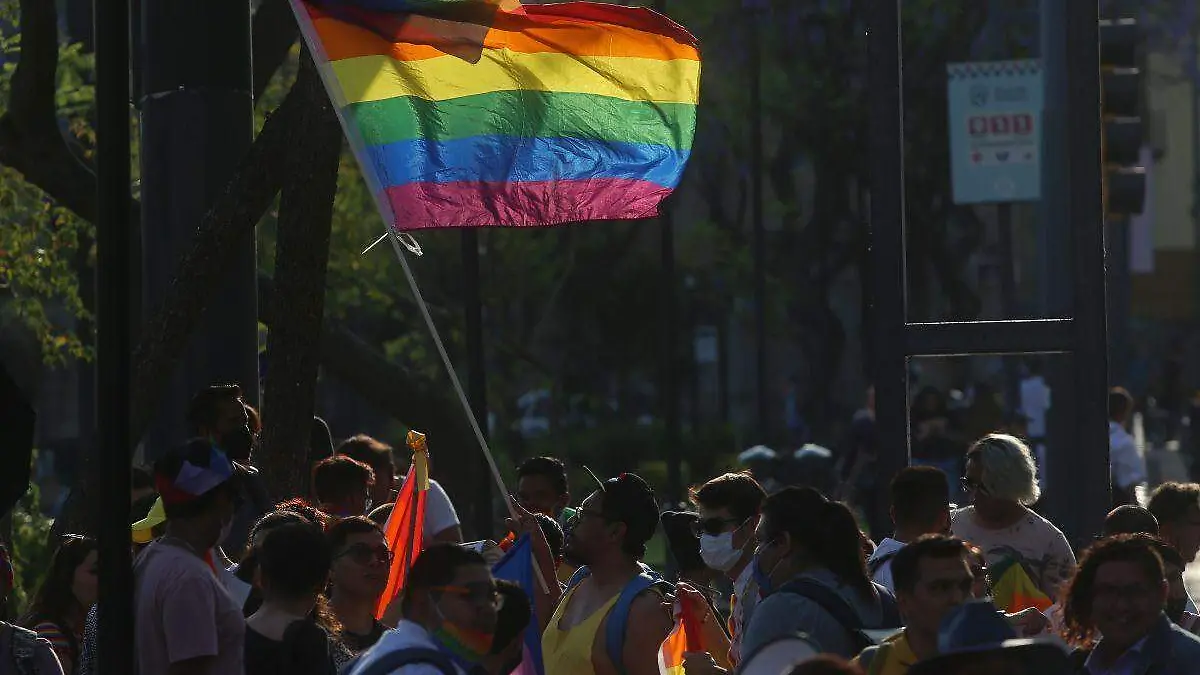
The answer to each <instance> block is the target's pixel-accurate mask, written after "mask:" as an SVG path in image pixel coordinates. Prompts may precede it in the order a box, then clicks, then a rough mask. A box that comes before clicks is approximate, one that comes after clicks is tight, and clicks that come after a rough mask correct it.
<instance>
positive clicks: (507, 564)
mask: <svg viewBox="0 0 1200 675" xmlns="http://www.w3.org/2000/svg"><path fill="white" fill-rule="evenodd" d="M535 564H536V563H535V562H534V558H533V543H532V541H531V540H530V538H529V535H528V534H523V535H521V538H520V539H517V540H516V541H515V542H514V543H513V546H512V547H510V548H509V549H508V552H507V553H505V554H504V557H503V558H501V559H500V560H499V561H498V562H497V563H496V564H495V565H492V576H494V577H496V578H497V579H507V580H509V581H511V582H513V583H515V584H518V585H520V587H521V590H523V591H525V595H526V596H527V597H528V598H530V601H529V602H530V615H529V616H530V620H529V627H528V628H526V629H525V637H524V641H523V643H522V649H521V665H520V666H519V667H518V668H517V669H516V670H514V671H513V672H512V673H511V674H510V675H543V674H544V673H545V672H546V668H545V666H544V665H543V662H542V636H541V632H540V631H538V630H537V627H538V626H539V625H541V624H540V623H539V622H538V616H537V604H536V603H534V602H533V600H532V599H533V598H535V597H537V595H536V594H537V593H538V592H539V591H538V589H537V587H536V586H535V585H534V581H533V566H534V565H535Z"/></svg>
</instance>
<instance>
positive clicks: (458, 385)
mask: <svg viewBox="0 0 1200 675" xmlns="http://www.w3.org/2000/svg"><path fill="white" fill-rule="evenodd" d="M388 233H389V234H390V235H391V236H389V237H388V241H390V242H392V250H393V251H395V252H396V259H397V260H399V261H400V267H401V269H403V270H404V278H405V279H406V280H407V281H408V287H409V288H410V289H412V294H413V300H415V301H416V302H417V309H419V310H420V311H421V317H422V318H423V319H425V326H426V327H427V328H428V329H429V335H430V337H432V338H433V345H434V347H436V348H437V352H438V355H439V356H441V357H442V365H444V366H445V367H446V374H447V375H449V376H450V384H451V385H453V387H454V393H455V394H457V395H458V401H459V403H461V404H462V407H463V410H464V411H465V412H466V413H467V420H468V421H469V422H470V423H471V431H474V432H475V440H476V441H478V442H479V449H480V450H482V451H483V457H484V459H486V460H487V463H488V468H489V469H490V470H491V474H492V478H493V479H494V480H495V481H496V487H497V488H499V490H500V494H502V495H505V496H506V498H505V500H504V503H505V505H506V506H508V515H509V517H511V518H512V519H513V520H520V519H521V517H520V515H519V514H517V510H516V508H515V507H514V506H513V505H512V500H510V499H507V495H508V490H507V489H506V488H505V487H504V479H503V478H502V477H501V476H500V467H498V466H496V459H495V458H494V457H492V451H491V448H489V447H488V442H487V439H486V438H485V437H484V435H483V430H482V429H480V428H479V420H478V419H476V418H475V411H473V410H472V409H471V403H470V402H469V401H468V400H467V393H466V392H465V391H464V390H463V386H462V381H461V380H459V379H458V373H457V372H456V371H455V370H454V364H453V363H452V362H451V361H450V355H449V354H448V353H447V352H446V345H445V344H444V343H443V342H442V335H441V333H439V332H438V329H437V326H436V325H435V324H434V323H433V316H432V315H431V314H430V313H429V306H428V305H427V304H425V296H424V295H422V294H421V289H420V288H418V287H417V279H416V277H414V276H413V273H412V268H411V267H410V266H409V264H408V256H406V255H404V249H403V248H402V245H401V243H400V235H399V234H398V233H397V232H396V231H395V230H394V229H391V228H389V230H388ZM533 573H534V574H535V575H537V580H538V584H540V585H541V587H542V592H543V593H549V592H550V587H549V586H548V585H547V584H546V578H545V576H543V575H542V568H541V567H539V566H537V565H534V566H533Z"/></svg>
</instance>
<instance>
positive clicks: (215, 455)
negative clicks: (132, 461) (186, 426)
mask: <svg viewBox="0 0 1200 675" xmlns="http://www.w3.org/2000/svg"><path fill="white" fill-rule="evenodd" d="M243 471H244V470H243ZM237 473H239V467H238V465H237V464H236V463H235V462H233V461H232V460H230V459H229V457H228V456H227V455H226V454H225V453H224V452H223V451H222V450H221V449H220V448H218V447H217V446H216V444H214V443H212V442H211V441H209V440H208V439H204V438H194V439H192V440H190V441H188V442H187V443H185V444H184V445H183V446H182V447H180V448H178V449H177V450H176V451H175V452H172V453H171V454H169V455H167V456H165V457H163V458H162V459H160V460H158V461H157V462H155V464H154V488H155V490H156V491H157V492H158V494H159V495H160V497H161V500H162V503H163V505H164V507H166V506H172V505H177V504H186V503H188V502H191V501H194V500H195V499H197V498H199V497H201V496H202V495H204V494H206V493H208V492H209V491H211V490H212V489H214V488H216V487H218V486H220V485H223V484H225V483H227V482H230V481H231V480H233V479H234V476H235V475H236V474H237Z"/></svg>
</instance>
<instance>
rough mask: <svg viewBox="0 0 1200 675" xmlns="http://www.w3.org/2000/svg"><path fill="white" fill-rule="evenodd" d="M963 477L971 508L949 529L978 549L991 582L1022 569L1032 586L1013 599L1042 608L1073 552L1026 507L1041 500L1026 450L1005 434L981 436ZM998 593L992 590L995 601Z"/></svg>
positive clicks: (956, 515) (1071, 564) (1070, 567)
mask: <svg viewBox="0 0 1200 675" xmlns="http://www.w3.org/2000/svg"><path fill="white" fill-rule="evenodd" d="M964 474H965V475H964V476H963V477H962V489H963V493H964V494H965V495H966V496H967V498H968V499H969V500H970V502H971V505H970V506H967V507H966V508H962V509H958V510H956V511H954V512H953V513H952V514H951V515H950V529H951V531H952V532H953V533H954V535H955V536H957V537H960V538H962V539H965V540H967V541H969V542H971V543H973V544H975V545H976V546H978V547H979V548H980V549H982V550H983V554H984V557H985V558H986V560H987V564H988V574H989V577H990V578H992V579H993V583H995V582H996V580H998V579H999V578H1000V577H1001V576H1004V575H1005V574H1006V573H1007V572H1009V571H1010V570H1011V571H1013V572H1016V573H1019V572H1021V571H1023V572H1024V574H1025V575H1027V576H1028V579H1029V581H1031V582H1032V584H1031V585H1032V586H1034V587H1036V588H1028V589H1026V590H1024V591H1018V592H1017V593H1015V595H1017V596H1019V597H1020V598H1025V600H1021V602H1023V604H1025V605H1026V606H1037V607H1038V609H1043V610H1044V609H1046V607H1044V606H1039V605H1043V604H1044V605H1047V606H1048V605H1049V604H1050V603H1051V602H1053V600H1054V599H1055V598H1057V597H1058V595H1059V590H1060V587H1061V586H1062V585H1063V584H1064V583H1065V582H1066V581H1068V580H1069V579H1070V578H1071V575H1072V574H1073V573H1074V571H1075V554H1074V553H1073V552H1072V551H1071V545H1070V544H1068V543H1067V538H1066V537H1064V536H1063V533H1062V531H1061V530H1059V529H1058V528H1057V527H1055V526H1054V524H1053V523H1051V522H1050V521H1048V520H1046V519H1045V518H1043V517H1041V516H1040V515H1038V514H1036V513H1034V512H1033V511H1031V510H1030V509H1029V508H1028V507H1029V506H1030V505H1031V504H1033V503H1034V502H1036V501H1037V500H1038V498H1039V497H1040V496H1041V490H1040V489H1039V488H1038V481H1037V465H1036V464H1035V463H1034V461H1033V456H1032V454H1030V451H1029V447H1028V446H1026V445H1025V443H1023V442H1022V441H1021V440H1020V439H1017V438H1015V437H1013V436H1008V435H1005V434H989V435H987V436H984V437H983V438H981V439H979V440H978V441H976V443H975V444H974V445H973V446H971V449H970V450H968V451H967V464H966V471H964ZM1015 565H1019V569H1018V568H1016V567H1015ZM1019 585H1021V584H1018V586H1019ZM1039 590H1040V593H1038V591H1039ZM999 595H1000V590H999V589H997V598H996V599H997V601H1000V599H1001V598H1000V597H999ZM1030 596H1040V597H1038V598H1037V599H1036V600H1031V599H1030ZM998 604H1007V603H1000V602H998ZM1004 609H1005V610H1006V611H1010V612H1012V611H1018V610H1020V609H1025V607H1015V608H1014V607H1004Z"/></svg>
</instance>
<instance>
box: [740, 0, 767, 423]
mask: <svg viewBox="0 0 1200 675" xmlns="http://www.w3.org/2000/svg"><path fill="white" fill-rule="evenodd" d="M746 19H747V21H748V22H749V48H750V214H751V215H750V220H751V225H752V227H753V228H754V344H755V348H754V358H755V368H754V375H755V381H754V385H755V402H756V403H757V421H758V436H759V439H758V440H759V442H760V443H766V442H768V441H769V440H770V433H771V429H770V426H771V415H770V413H769V412H768V410H769V408H768V404H769V401H770V397H769V395H768V394H767V233H766V226H765V224H764V222H763V119H762V116H763V109H762V44H761V39H762V36H761V33H760V30H759V22H760V21H761V20H762V13H761V8H760V6H759V3H758V2H755V1H754V0H751V2H750V11H749V12H747V13H746Z"/></svg>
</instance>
